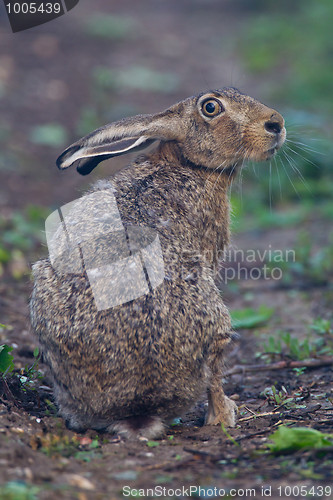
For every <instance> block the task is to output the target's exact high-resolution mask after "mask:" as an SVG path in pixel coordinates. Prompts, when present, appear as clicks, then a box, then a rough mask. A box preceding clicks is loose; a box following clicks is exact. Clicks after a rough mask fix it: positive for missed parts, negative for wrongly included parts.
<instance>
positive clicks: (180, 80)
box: [0, 0, 333, 279]
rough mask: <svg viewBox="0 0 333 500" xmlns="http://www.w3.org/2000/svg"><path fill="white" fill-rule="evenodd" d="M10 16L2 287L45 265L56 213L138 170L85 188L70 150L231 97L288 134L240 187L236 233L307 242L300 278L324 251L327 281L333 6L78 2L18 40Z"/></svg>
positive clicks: (4, 68)
mask: <svg viewBox="0 0 333 500" xmlns="http://www.w3.org/2000/svg"><path fill="white" fill-rule="evenodd" d="M1 9H2V10H1V11H0V14H1V16H0V231H1V240H0V275H1V276H2V277H3V279H6V278H8V279H11V278H13V277H14V278H15V279H22V278H24V277H25V275H26V272H27V270H28V268H29V265H30V262H31V261H32V260H33V259H34V258H35V255H42V254H44V255H46V248H45V246H44V247H41V246H40V245H41V242H42V240H43V235H42V232H41V230H42V229H43V222H44V219H45V217H46V215H47V214H48V213H50V212H51V211H52V210H53V209H54V208H56V207H58V206H60V205H61V204H63V203H66V202H69V201H71V200H73V199H75V198H77V197H78V196H79V194H80V192H82V191H83V190H84V189H85V188H86V187H87V185H88V184H89V183H91V182H92V181H93V180H94V179H97V178H101V177H103V176H108V175H110V174H111V173H112V172H113V171H115V170H117V169H119V168H121V166H122V165H124V164H125V163H127V162H128V161H129V159H128V158H120V159H115V160H113V161H111V162H105V163H104V164H103V165H102V166H101V167H100V168H99V169H97V170H96V172H95V173H94V174H93V175H92V176H91V177H90V178H89V179H86V178H81V177H79V176H78V174H77V173H76V172H75V171H74V172H71V171H66V172H64V173H61V172H58V171H57V170H56V167H55V159H56V157H57V156H58V154H59V153H60V152H61V151H62V150H63V148H64V147H66V146H67V145H68V144H69V143H71V142H73V141H74V140H77V138H78V137H79V136H82V135H83V134H86V133H88V132H89V131H91V130H92V129H94V128H96V127H98V126H101V125H103V124H104V123H106V122H109V121H113V120H116V119H119V118H122V117H124V116H129V115H133V114H137V113H149V112H156V111H159V110H161V109H163V108H165V107H168V106H169V105H171V104H172V103H174V102H175V101H177V100H178V99H182V98H185V97H186V96H188V95H192V94H194V93H197V92H199V91H202V90H205V89H213V88H221V87H223V86H235V87H238V88H239V89H241V90H242V91H244V92H246V93H248V94H250V95H253V96H254V97H256V98H258V99H259V100H261V101H264V102H265V103H267V104H268V105H270V106H272V107H276V108H277V109H279V110H280V111H281V112H282V113H283V114H284V115H285V117H286V120H287V131H288V142H287V143H286V146H285V148H284V150H283V151H281V153H280V154H279V156H278V158H277V159H276V160H273V161H272V162H271V163H270V164H262V165H249V166H248V167H247V168H246V169H244V171H243V172H242V174H241V175H240V176H239V179H238V181H237V182H236V183H234V186H233V190H232V193H231V200H232V206H233V212H234V217H233V229H234V232H235V234H238V235H239V237H240V240H239V241H240V242H241V241H242V235H245V236H244V237H245V239H246V238H248V239H249V240H248V241H252V240H253V239H254V240H256V238H258V236H260V235H261V234H263V233H264V232H265V231H266V232H267V231H280V232H277V233H276V232H275V233H274V234H273V233H272V234H271V237H270V239H271V240H272V242H273V243H274V241H278V242H279V245H280V246H281V245H282V246H283V245H285V246H287V245H293V246H295V247H297V245H298V247H299V248H300V249H302V248H303V249H304V245H305V243H304V241H307V246H306V248H307V254H306V255H305V256H304V255H303V257H302V259H303V261H302V266H303V271H304V272H305V270H307V269H308V268H309V266H310V267H311V266H313V265H314V264H313V263H312V261H313V259H315V258H317V261H318V260H319V261H320V258H319V257H316V255H318V252H319V251H321V252H322V251H323V248H325V249H326V253H324V257H322V260H321V261H320V262H322V261H324V263H325V266H324V267H325V270H322V269H321V268H320V273H321V274H323V273H326V275H327V255H331V254H332V248H333V243H332V237H331V231H332V230H331V227H332V220H333V199H332V188H333V174H332V172H333V169H332V162H333V160H332V158H333V147H332V140H331V138H332V120H331V114H332V110H333V104H332V102H333V101H332V97H331V94H332V88H333V69H332V63H333V38H332V23H333V3H332V2H331V1H330V0H318V1H313V0H294V1H293V2H289V1H287V0H281V1H280V2H275V1H273V0H265V1H264V0H253V1H251V2H247V1H245V0H235V1H231V0H185V1H182V2H179V1H177V0H170V1H168V2H163V1H162V0H141V1H140V2H133V1H129V0H124V1H122V2H119V1H106V0H104V1H103V0H97V1H94V3H93V5H92V4H91V3H89V2H87V1H84V0H81V1H80V3H79V4H78V5H77V7H76V8H75V9H73V10H72V11H71V12H70V13H69V14H67V15H66V16H64V17H62V18H59V19H57V20H55V21H53V22H51V23H48V24H46V25H42V26H40V27H37V28H34V29H31V30H28V31H26V32H21V33H17V34H12V33H11V32H10V28H9V23H8V21H7V19H6V17H5V15H4V10H3V7H2V6H1ZM235 238H236V239H237V238H238V236H235ZM251 238H252V240H251ZM237 241H238V240H237ZM245 244H246V243H245ZM305 253H306V252H305ZM303 254H304V252H303ZM317 261H316V262H317ZM315 265H318V264H315ZM320 265H323V263H321V264H320ZM332 266H333V264H331V266H328V267H329V269H328V271H329V272H331V271H332ZM320 273H319V274H320ZM24 279H26V278H24Z"/></svg>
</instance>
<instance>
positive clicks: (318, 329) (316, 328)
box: [309, 318, 333, 335]
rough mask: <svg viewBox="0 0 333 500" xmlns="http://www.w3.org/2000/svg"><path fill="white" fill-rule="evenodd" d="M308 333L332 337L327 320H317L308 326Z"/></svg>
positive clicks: (331, 330)
mask: <svg viewBox="0 0 333 500" xmlns="http://www.w3.org/2000/svg"><path fill="white" fill-rule="evenodd" d="M309 328H310V331H313V332H315V333H317V334H318V335H333V327H332V324H331V322H330V321H329V320H328V319H322V318H318V319H316V320H315V321H314V322H313V323H312V324H311V325H310V326H309Z"/></svg>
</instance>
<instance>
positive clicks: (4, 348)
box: [0, 344, 14, 374]
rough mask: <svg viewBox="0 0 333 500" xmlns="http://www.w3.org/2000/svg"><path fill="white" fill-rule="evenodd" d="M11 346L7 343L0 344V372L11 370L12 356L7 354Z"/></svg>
mask: <svg viewBox="0 0 333 500" xmlns="http://www.w3.org/2000/svg"><path fill="white" fill-rule="evenodd" d="M12 350H13V348H12V347H11V346H9V345H7V344H3V345H0V373H2V374H4V373H6V372H11V371H12V370H13V369H14V363H13V359H14V356H12V355H11V354H9V353H10V352H11V351H12Z"/></svg>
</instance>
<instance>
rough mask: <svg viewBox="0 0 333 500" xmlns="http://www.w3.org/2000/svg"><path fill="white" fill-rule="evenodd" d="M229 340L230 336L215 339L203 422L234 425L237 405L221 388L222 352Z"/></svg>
mask: <svg viewBox="0 0 333 500" xmlns="http://www.w3.org/2000/svg"><path fill="white" fill-rule="evenodd" d="M229 342H230V337H224V338H219V339H218V341H216V343H215V346H214V348H213V349H212V353H211V356H210V359H209V362H208V367H209V370H210V377H209V384H208V411H207V414H206V419H205V424H207V425H220V424H221V423H222V424H223V425H225V426H226V427H234V426H235V425H236V415H237V405H236V403H235V402H234V401H232V400H231V399H230V398H228V397H227V396H226V395H225V394H224V391H223V388H222V375H223V352H224V350H225V347H226V346H227V344H228V343H229Z"/></svg>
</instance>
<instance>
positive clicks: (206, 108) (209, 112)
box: [202, 99, 223, 117]
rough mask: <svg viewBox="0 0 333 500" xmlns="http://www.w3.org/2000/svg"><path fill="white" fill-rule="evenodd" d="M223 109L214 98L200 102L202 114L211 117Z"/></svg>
mask: <svg viewBox="0 0 333 500" xmlns="http://www.w3.org/2000/svg"><path fill="white" fill-rule="evenodd" d="M222 111H223V107H222V105H221V104H220V103H219V102H218V101H216V100H215V99H209V100H208V101H205V102H204V103H203V104H202V112H203V114H204V115H206V116H209V117H212V116H216V115H218V114H219V113H221V112H222Z"/></svg>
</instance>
